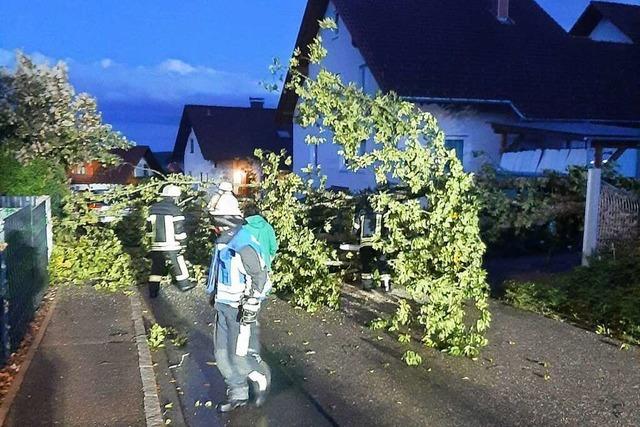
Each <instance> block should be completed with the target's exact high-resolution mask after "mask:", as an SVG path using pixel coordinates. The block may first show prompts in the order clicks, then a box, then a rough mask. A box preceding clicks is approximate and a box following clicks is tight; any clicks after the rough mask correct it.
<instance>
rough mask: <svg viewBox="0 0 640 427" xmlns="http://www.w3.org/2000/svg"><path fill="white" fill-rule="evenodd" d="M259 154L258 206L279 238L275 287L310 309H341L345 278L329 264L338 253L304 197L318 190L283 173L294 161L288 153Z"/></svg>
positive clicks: (295, 177) (274, 266) (294, 175)
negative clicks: (312, 219) (312, 223)
mask: <svg viewBox="0 0 640 427" xmlns="http://www.w3.org/2000/svg"><path fill="white" fill-rule="evenodd" d="M255 155H256V157H258V159H260V162H261V167H262V173H263V177H262V184H261V193H260V198H259V200H258V204H259V206H260V208H261V211H262V214H263V215H264V216H265V218H266V219H267V220H268V221H269V223H270V224H271V225H272V226H273V228H274V229H275V232H276V236H278V241H279V249H278V256H277V257H276V259H275V261H274V264H273V275H272V280H273V283H274V287H275V289H276V290H277V291H279V292H281V293H284V294H286V295H288V296H290V298H291V301H292V303H293V304H295V305H297V306H299V307H303V308H305V309H306V310H307V311H310V312H313V311H316V310H317V309H318V308H319V307H320V306H322V305H326V306H329V307H332V308H337V307H338V304H339V298H340V284H341V282H342V278H341V277H340V275H338V274H335V273H332V272H330V271H329V267H328V262H329V261H331V260H335V259H336V254H335V253H334V251H332V250H331V248H330V247H329V246H328V245H327V244H326V243H325V242H323V241H321V240H319V239H317V238H316V237H315V236H314V234H313V231H312V230H311V228H310V227H309V211H308V205H307V204H305V203H304V202H303V201H302V200H301V199H300V197H301V196H304V195H308V194H309V192H311V191H313V190H312V189H310V188H309V187H307V183H305V182H304V181H303V180H302V178H300V177H299V176H298V175H296V174H294V173H286V172H281V169H282V168H281V167H280V165H282V164H291V158H290V157H286V155H285V153H284V151H283V152H281V153H279V154H276V153H265V152H262V151H261V150H256V152H255Z"/></svg>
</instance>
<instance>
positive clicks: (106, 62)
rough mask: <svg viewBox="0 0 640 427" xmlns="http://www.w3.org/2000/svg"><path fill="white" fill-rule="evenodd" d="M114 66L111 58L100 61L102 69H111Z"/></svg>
mask: <svg viewBox="0 0 640 427" xmlns="http://www.w3.org/2000/svg"><path fill="white" fill-rule="evenodd" d="M112 65H113V60H112V59H111V58H104V59H102V60H100V66H101V67H102V68H109V67H111V66H112Z"/></svg>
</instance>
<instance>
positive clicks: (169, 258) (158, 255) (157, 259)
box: [149, 251, 189, 298]
mask: <svg viewBox="0 0 640 427" xmlns="http://www.w3.org/2000/svg"><path fill="white" fill-rule="evenodd" d="M149 256H150V258H151V274H150V275H149V296H150V297H151V298H155V297H157V296H158V292H159V290H160V281H161V280H162V276H164V274H165V271H166V270H165V269H166V264H167V262H168V263H169V264H170V266H171V275H172V276H173V279H174V280H175V282H176V286H178V287H179V288H184V287H187V286H188V284H189V271H188V270H187V263H186V262H185V261H184V257H183V256H182V255H181V254H180V251H151V253H150V254H149Z"/></svg>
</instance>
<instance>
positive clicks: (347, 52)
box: [293, 3, 515, 190]
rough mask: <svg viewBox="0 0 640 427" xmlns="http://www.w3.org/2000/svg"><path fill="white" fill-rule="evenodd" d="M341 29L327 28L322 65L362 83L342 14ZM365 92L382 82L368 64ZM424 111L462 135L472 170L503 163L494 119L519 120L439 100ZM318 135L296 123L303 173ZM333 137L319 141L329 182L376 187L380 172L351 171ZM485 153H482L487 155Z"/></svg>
mask: <svg viewBox="0 0 640 427" xmlns="http://www.w3.org/2000/svg"><path fill="white" fill-rule="evenodd" d="M325 17H331V18H334V19H335V8H334V6H333V4H332V3H329V7H328V9H327V13H326V14H325ZM337 23H338V34H337V35H335V34H334V33H333V32H331V31H329V30H321V32H320V34H321V36H322V39H323V42H324V44H325V47H326V48H327V52H328V53H327V57H326V58H325V60H324V61H323V63H322V65H323V66H324V67H326V68H327V69H328V70H330V71H332V72H334V73H339V74H340V77H341V78H342V81H343V82H355V83H357V84H361V82H362V80H363V68H362V66H363V65H365V61H364V58H363V57H362V55H361V53H360V51H359V50H358V49H357V48H356V47H355V46H354V45H353V44H352V40H351V34H349V31H348V29H347V28H346V25H345V24H344V21H342V19H341V18H340V17H338V21H337ZM318 71H319V67H318V66H317V65H313V64H312V65H311V66H310V67H309V74H310V75H311V76H312V77H313V76H316V75H317V73H318ZM364 81H365V92H367V93H370V94H375V93H376V92H377V91H378V89H379V85H378V83H377V82H376V81H375V78H374V77H373V75H372V74H371V72H370V70H369V69H368V67H365V68H364ZM420 108H422V109H423V111H429V112H431V113H432V114H434V116H435V117H436V119H437V120H438V123H439V125H440V127H441V129H442V130H443V131H444V132H445V134H446V136H447V138H454V139H462V140H463V141H464V142H463V164H464V167H465V169H466V170H468V171H476V170H477V169H478V168H479V167H480V166H481V165H482V164H483V163H485V162H487V161H489V162H492V163H494V164H499V162H500V136H499V135H496V134H495V133H494V132H493V129H492V128H491V125H490V124H489V122H491V121H500V122H508V121H511V120H514V119H515V115H514V114H510V113H489V112H482V111H480V110H478V109H477V108H473V107H469V108H466V109H462V110H461V109H459V108H457V109H456V110H447V109H445V108H443V107H441V106H440V105H436V104H429V105H427V104H423V105H421V106H420ZM310 133H311V134H317V131H316V130H315V129H312V130H310V129H305V128H302V127H301V126H299V125H298V124H296V123H294V126H293V168H294V171H295V172H297V173H300V171H301V169H302V168H304V167H306V166H308V165H309V163H310V162H312V160H313V159H312V157H313V156H312V155H310V154H311V150H312V148H310V147H309V145H307V144H306V143H305V136H306V135H308V134H310ZM325 137H327V143H325V144H322V145H320V146H318V150H317V154H318V156H317V157H318V163H319V164H320V165H321V167H322V171H323V173H324V174H325V175H327V185H329V186H332V185H335V186H345V187H349V188H350V189H352V190H361V189H365V188H370V187H371V188H372V187H375V177H374V174H373V171H372V170H362V171H358V172H356V173H354V172H351V171H348V170H345V168H344V166H343V165H342V162H341V160H340V157H339V155H338V150H339V147H338V146H336V145H334V144H331V138H330V136H329V135H325ZM367 144H368V149H370V148H371V144H372V142H371V141H368V142H367ZM481 153H482V155H479V154H481Z"/></svg>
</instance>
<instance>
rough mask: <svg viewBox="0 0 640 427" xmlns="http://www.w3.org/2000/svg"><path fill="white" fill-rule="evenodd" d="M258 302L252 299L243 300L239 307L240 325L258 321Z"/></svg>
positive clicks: (256, 299)
mask: <svg viewBox="0 0 640 427" xmlns="http://www.w3.org/2000/svg"><path fill="white" fill-rule="evenodd" d="M259 310H260V300H259V299H258V298H254V297H248V298H245V299H244V300H243V301H242V305H241V306H240V323H242V324H244V325H248V324H251V323H256V322H257V321H258V311H259Z"/></svg>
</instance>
